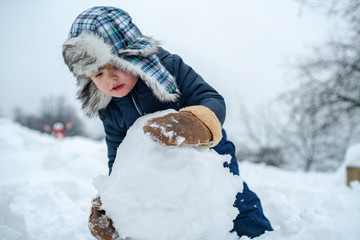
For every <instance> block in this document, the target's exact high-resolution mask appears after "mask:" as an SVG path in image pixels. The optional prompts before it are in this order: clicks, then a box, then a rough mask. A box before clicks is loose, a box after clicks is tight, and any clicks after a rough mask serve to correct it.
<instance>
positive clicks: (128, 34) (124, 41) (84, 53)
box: [63, 7, 178, 117]
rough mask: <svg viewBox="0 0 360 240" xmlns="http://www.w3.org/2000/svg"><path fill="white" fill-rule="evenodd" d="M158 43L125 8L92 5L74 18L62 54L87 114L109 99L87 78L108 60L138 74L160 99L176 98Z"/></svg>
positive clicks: (105, 103) (172, 79)
mask: <svg viewBox="0 0 360 240" xmlns="http://www.w3.org/2000/svg"><path fill="white" fill-rule="evenodd" d="M157 51H158V43H157V42H156V41H155V40H153V39H152V38H150V37H146V36H144V35H142V34H141V32H140V30H139V29H138V28H137V27H136V26H135V24H133V23H132V20H131V17H130V16H129V15H128V14H127V12H125V11H123V10H121V9H118V8H114V7H93V8H90V9H88V10H86V11H84V12H83V13H81V14H80V15H79V16H78V17H77V18H76V19H75V21H74V23H73V25H72V27H71V30H70V33H69V39H68V40H67V41H66V42H65V43H64V45H63V56H64V60H65V63H66V64H67V65H68V67H69V69H70V71H71V72H72V73H73V74H74V76H75V77H76V78H77V83H78V98H79V99H80V100H81V101H82V108H83V110H84V112H85V114H86V115H88V116H89V117H91V116H96V115H97V114H98V111H99V110H101V109H104V108H105V107H106V106H107V105H108V104H109V102H110V101H111V96H107V95H105V94H104V93H102V92H101V91H100V90H99V89H98V88H97V87H96V85H95V84H94V83H93V82H92V81H91V80H90V76H91V74H92V73H93V72H95V71H98V70H99V69H100V68H102V67H104V66H106V65H108V64H111V65H113V66H114V67H116V68H119V69H122V70H124V71H126V72H129V73H131V74H133V75H135V76H138V77H140V78H141V79H142V80H143V81H144V82H145V83H146V84H147V85H148V86H149V87H150V89H151V90H152V91H153V93H154V95H155V96H156V97H157V98H158V99H159V100H160V101H176V100H177V99H178V90H177V86H176V82H175V79H174V78H173V76H171V75H170V73H169V72H168V71H167V70H166V69H165V68H164V67H163V66H162V65H161V63H160V61H159V59H158V57H157V56H156V52H157Z"/></svg>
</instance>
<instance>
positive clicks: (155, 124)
mask: <svg viewBox="0 0 360 240" xmlns="http://www.w3.org/2000/svg"><path fill="white" fill-rule="evenodd" d="M143 130H144V132H145V133H147V134H150V136H151V137H152V139H154V140H155V141H157V142H159V143H161V144H165V145H176V146H180V145H196V146H197V145H205V146H210V145H211V144H212V138H213V136H212V133H211V131H210V130H209V129H208V128H207V127H206V126H205V125H204V124H203V123H202V122H201V121H200V120H199V119H198V118H196V117H195V116H194V115H193V114H191V113H190V112H178V113H169V114H167V115H165V116H162V117H157V118H153V119H150V120H148V121H147V123H146V124H145V126H144V128H143Z"/></svg>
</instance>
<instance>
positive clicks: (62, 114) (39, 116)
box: [14, 96, 88, 137]
mask: <svg viewBox="0 0 360 240" xmlns="http://www.w3.org/2000/svg"><path fill="white" fill-rule="evenodd" d="M14 120H15V122H18V123H20V124H21V125H23V126H26V127H28V128H31V129H34V130H37V131H40V132H46V131H45V129H44V127H45V126H46V125H49V126H51V125H52V124H53V123H55V122H62V123H63V124H64V125H66V123H68V122H72V127H71V128H70V129H69V130H67V131H66V135H67V136H84V137H87V136H88V134H87V133H86V130H85V126H84V123H83V121H82V120H81V118H80V117H79V116H78V114H77V112H76V110H75V108H74V107H72V106H71V105H69V104H68V103H67V102H66V99H65V97H63V96H50V97H47V98H43V99H42V101H41V104H40V108H39V111H38V112H37V113H25V112H24V111H23V110H22V109H21V108H20V107H16V108H15V111H14Z"/></svg>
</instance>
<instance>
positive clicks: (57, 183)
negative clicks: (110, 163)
mask: <svg viewBox="0 0 360 240" xmlns="http://www.w3.org/2000/svg"><path fill="white" fill-rule="evenodd" d="M0 133H1V134H0V153H1V154H0V164H1V167H0V196H1V197H0V205H1V208H0V239H1V240H18V239H19V240H24V239H34V240H38V239H55V240H57V239H59V240H63V239H74V240H75V239H79V240H82V239H84V240H85V239H92V237H91V234H90V233H89V230H88V228H87V218H88V215H89V211H90V205H91V198H92V197H94V196H95V195H96V190H95V189H94V187H93V186H92V185H91V182H92V179H93V177H94V176H96V175H98V174H101V173H106V172H107V166H106V153H105V152H106V146H105V144H104V143H99V142H95V141H92V140H88V139H84V138H66V139H64V140H58V139H54V138H53V137H52V136H50V135H47V134H41V133H38V132H35V131H32V130H29V129H27V128H24V127H22V126H20V125H18V124H14V123H13V122H11V121H10V120H9V119H1V118H0Z"/></svg>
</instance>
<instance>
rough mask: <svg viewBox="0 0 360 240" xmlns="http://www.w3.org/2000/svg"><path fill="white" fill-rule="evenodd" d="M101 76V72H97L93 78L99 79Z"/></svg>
mask: <svg viewBox="0 0 360 240" xmlns="http://www.w3.org/2000/svg"><path fill="white" fill-rule="evenodd" d="M102 75H103V72H98V73H96V74H95V77H100V76H102Z"/></svg>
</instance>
